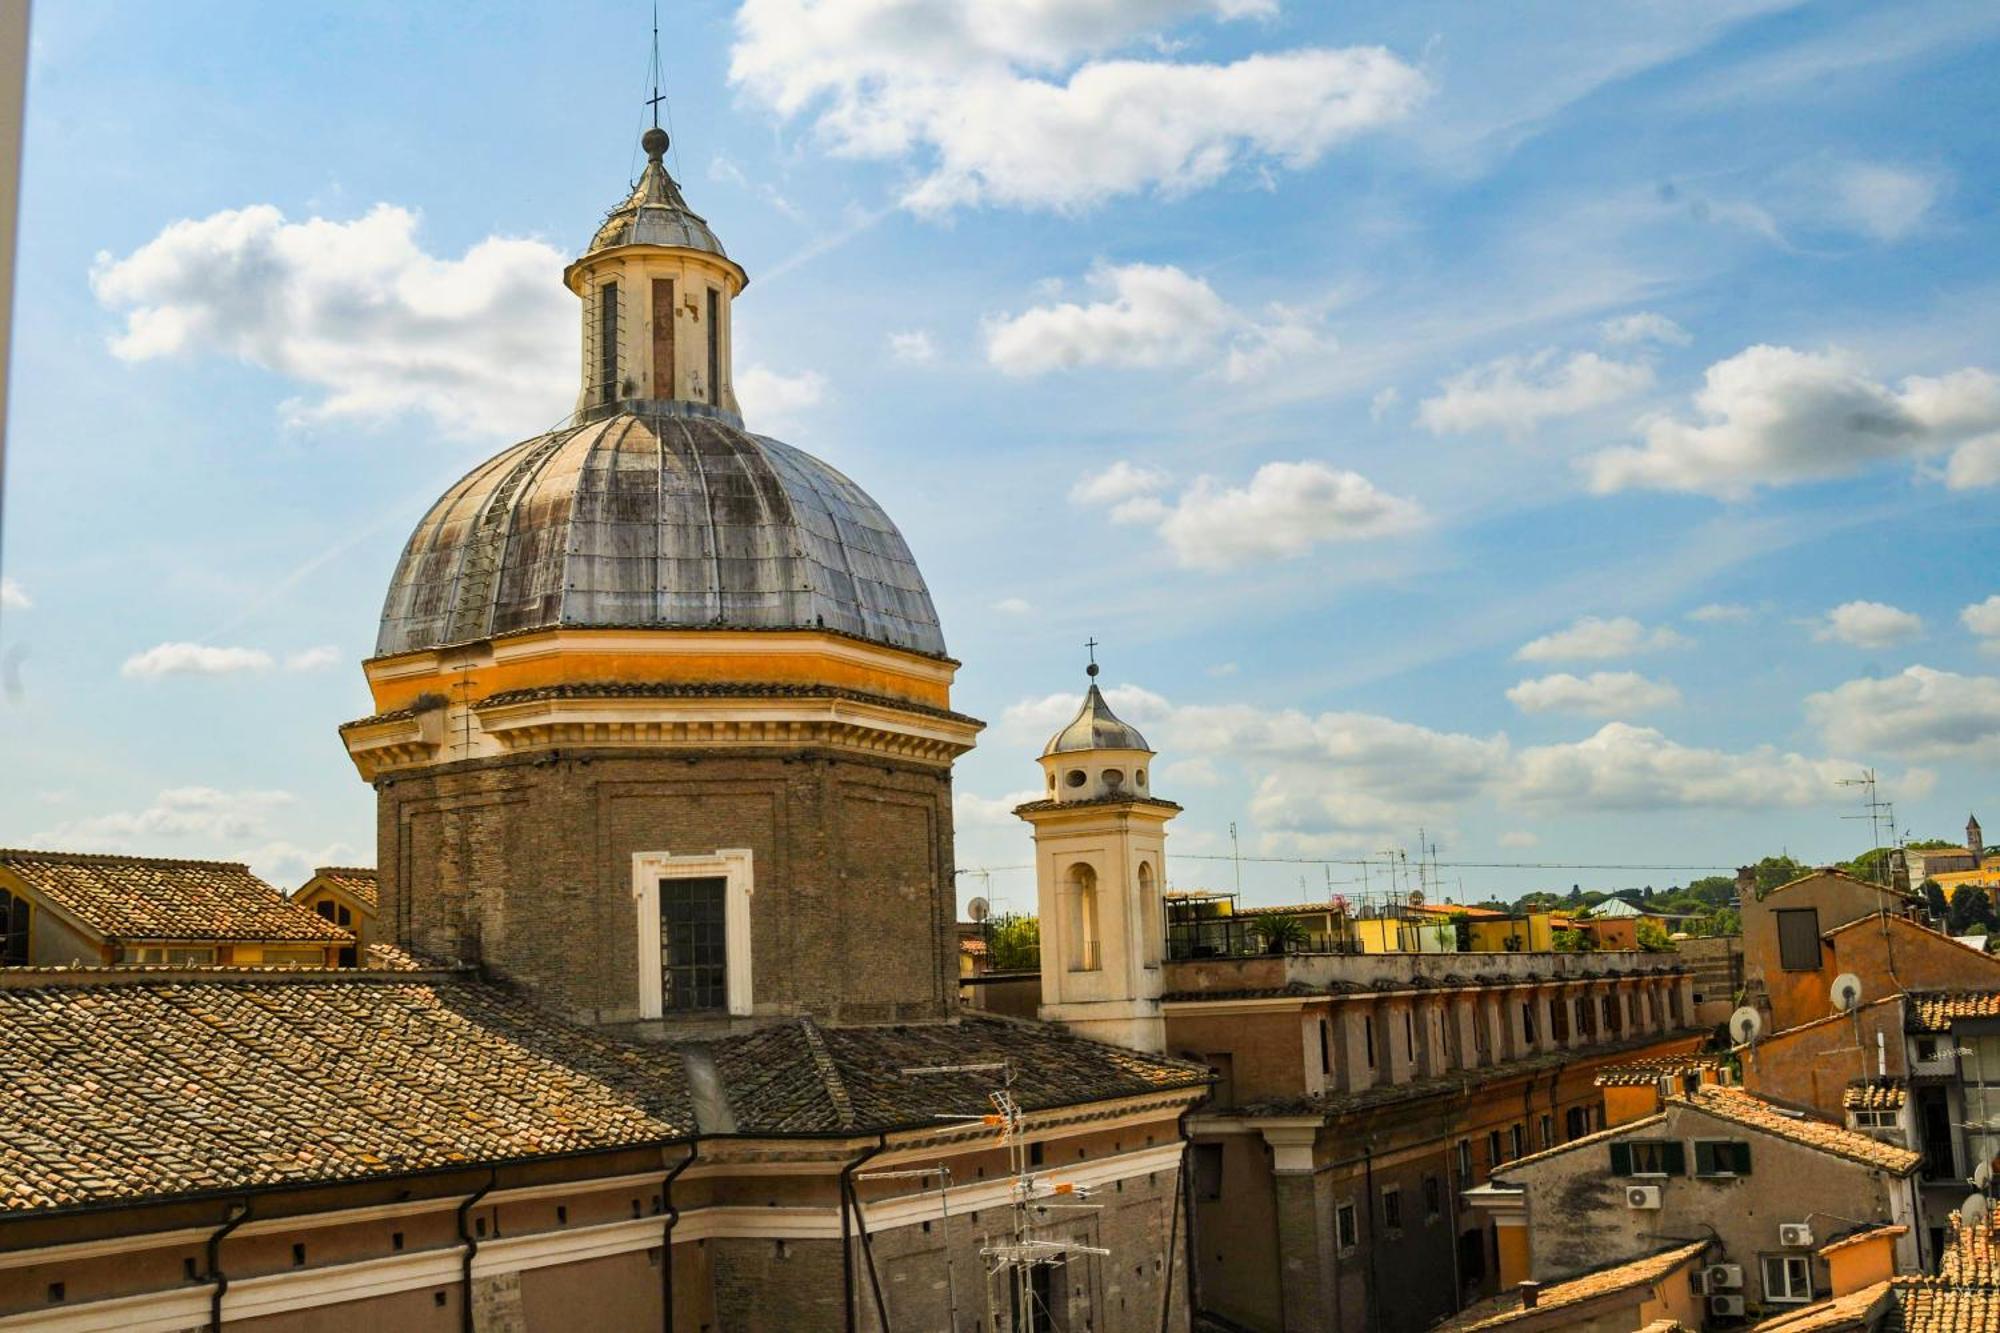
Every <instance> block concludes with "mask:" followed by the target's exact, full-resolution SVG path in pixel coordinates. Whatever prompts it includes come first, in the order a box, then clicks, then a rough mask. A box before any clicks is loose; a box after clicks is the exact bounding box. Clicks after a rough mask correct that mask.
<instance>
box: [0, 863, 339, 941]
mask: <svg viewBox="0 0 2000 1333" xmlns="http://www.w3.org/2000/svg"><path fill="white" fill-rule="evenodd" d="M0 868H4V869H6V870H10V871H12V872H13V873H14V874H16V875H18V876H20V877H21V879H22V880H24V881H25V882H26V883H27V884H28V885H29V886H30V887H31V888H33V889H34V891H35V892H37V893H39V894H41V895H42V896H43V897H44V898H46V899H47V900H48V901H49V902H50V903H52V904H53V905H54V906H55V907H56V908H57V910H58V911H60V912H63V913H67V914H68V915H69V916H71V917H74V918H75V919H76V920H77V921H80V922H82V923H83V924H84V925H85V926H87V927H89V928H90V929H91V930H94V931H96V932H97V933H99V934H100V935H104V936H107V937H109V938H111V939H117V940H325V941H335V940H338V941H352V940H353V938H354V937H353V936H352V935H350V934H349V933H348V932H347V931H345V930H342V929H341V928H340V927H339V926H336V925H334V924H333V923H332V922H331V921H327V920H325V919H324V918H322V917H320V916H318V915H317V914H315V913H313V912H311V911H308V910H307V909H305V908H303V907H300V906H298V905H296V904H295V903H293V902H291V901H290V900H288V899H287V898H286V897H285V896H284V895H283V894H282V893H279V892H278V891H277V890H276V889H274V888H272V887H271V886H270V885H269V884H266V883H265V882H264V881H263V880H261V879H258V878H257V877H256V876H255V875H253V874H251V873H250V870H249V868H248V867H247V866H243V865H239V864H237V863H235V862H230V861H173V860H167V859H164V858H161V857H151V856H97V855H85V854H80V853H74V852H36V851H9V850H0Z"/></svg>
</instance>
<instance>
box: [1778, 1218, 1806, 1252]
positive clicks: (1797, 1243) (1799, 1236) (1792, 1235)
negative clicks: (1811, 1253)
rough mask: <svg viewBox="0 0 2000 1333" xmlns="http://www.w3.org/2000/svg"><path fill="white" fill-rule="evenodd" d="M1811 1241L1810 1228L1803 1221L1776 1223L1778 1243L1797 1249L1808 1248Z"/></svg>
mask: <svg viewBox="0 0 2000 1333" xmlns="http://www.w3.org/2000/svg"><path fill="white" fill-rule="evenodd" d="M1812 1243H1813V1234H1812V1228H1811V1227H1810V1226H1808V1225H1806V1224H1805V1223H1804V1222H1780V1223H1778V1244H1780V1245H1785V1246H1790V1247H1795V1248H1798V1249H1808V1248H1810V1247H1811V1246H1812Z"/></svg>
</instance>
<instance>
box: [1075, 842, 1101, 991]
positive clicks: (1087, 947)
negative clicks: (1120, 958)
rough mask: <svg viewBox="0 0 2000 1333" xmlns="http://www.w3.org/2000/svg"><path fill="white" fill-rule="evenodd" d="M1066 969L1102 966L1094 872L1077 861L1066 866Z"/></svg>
mask: <svg viewBox="0 0 2000 1333" xmlns="http://www.w3.org/2000/svg"><path fill="white" fill-rule="evenodd" d="M1068 888H1069V893H1068V895H1067V896H1068V898H1069V970H1070V971H1072V972H1095V971H1096V970H1097V969H1098V968H1100V967H1102V966H1103V965H1104V949H1103V945H1102V943H1101V941H1100V937H1099V935H1098V933H1097V872H1096V871H1095V870H1092V869H1091V868H1090V867H1089V866H1087V865H1085V864H1083V862H1081V861H1079V862H1077V863H1076V864H1075V865H1073V866H1071V867H1070V868H1069V885H1068Z"/></svg>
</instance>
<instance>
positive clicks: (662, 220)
mask: <svg viewBox="0 0 2000 1333" xmlns="http://www.w3.org/2000/svg"><path fill="white" fill-rule="evenodd" d="M654 135H657V136H658V138H657V139H656V138H654V137H653V136H654ZM645 147H646V157H647V161H646V169H645V170H644V171H643V172H641V173H640V175H639V183H638V184H637V185H635V186H633V187H632V193H631V194H630V195H628V196H626V199H625V202H624V203H622V204H619V205H618V206H617V207H616V208H614V209H612V210H611V211H610V212H609V213H607V214H606V215H605V218H604V221H603V223H602V224H600V225H599V226H598V228H597V234H596V235H594V236H592V237H591V238H590V244H589V245H587V246H585V247H584V251H583V252H584V253H585V254H586V255H592V254H596V253H597V252H598V251H599V250H609V249H611V248H612V247H613V246H617V245H668V246H674V247H677V248H679V249H682V250H703V251H706V252H707V253H709V254H712V255H720V256H721V257H722V258H724V259H728V258H729V252H728V251H726V250H724V249H723V248H722V242H721V241H720V240H718V239H716V235H715V233H714V232H713V231H710V230H709V226H708V222H707V220H706V219H705V218H703V217H702V216H701V215H700V214H699V213H697V212H695V211H694V210H693V209H691V208H689V207H688V205H687V200H686V199H683V198H682V197H681V191H680V186H678V185H676V184H674V178H673V177H672V176H670V175H668V174H667V168H666V165H665V164H664V163H663V162H661V160H660V156H661V154H662V153H664V152H666V149H667V136H666V135H665V134H664V133H662V132H661V131H659V130H657V129H654V130H650V131H648V132H647V138H646V140H645Z"/></svg>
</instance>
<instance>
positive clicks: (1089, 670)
mask: <svg viewBox="0 0 2000 1333" xmlns="http://www.w3.org/2000/svg"><path fill="white" fill-rule="evenodd" d="M1097 672H1098V666H1097V663H1095V662H1092V663H1091V664H1090V665H1089V666H1087V667H1085V668H1084V669H1083V674H1084V675H1086V676H1092V677H1095V676H1096V675H1097Z"/></svg>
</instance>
